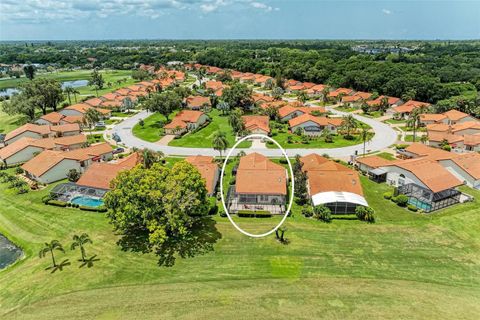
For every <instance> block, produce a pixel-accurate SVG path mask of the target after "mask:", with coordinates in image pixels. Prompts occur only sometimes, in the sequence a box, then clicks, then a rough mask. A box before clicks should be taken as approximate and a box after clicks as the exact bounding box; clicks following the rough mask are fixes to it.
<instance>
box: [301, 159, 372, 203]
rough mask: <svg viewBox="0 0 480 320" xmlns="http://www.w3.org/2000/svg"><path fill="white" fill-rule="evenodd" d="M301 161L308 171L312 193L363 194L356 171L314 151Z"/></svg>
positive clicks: (304, 169)
mask: <svg viewBox="0 0 480 320" xmlns="http://www.w3.org/2000/svg"><path fill="white" fill-rule="evenodd" d="M300 161H301V162H302V164H303V165H302V170H303V171H304V172H306V173H307V177H308V187H309V193H310V195H314V194H317V193H320V192H330V191H337V192H351V193H355V194H358V195H361V196H363V189H362V185H361V183H360V178H359V176H358V173H357V172H356V171H354V170H352V169H350V168H348V167H346V166H344V165H341V164H340V163H337V162H335V161H332V160H329V159H327V158H325V157H322V156H320V155H318V154H314V153H312V154H309V155H306V156H303V157H301V158H300Z"/></svg>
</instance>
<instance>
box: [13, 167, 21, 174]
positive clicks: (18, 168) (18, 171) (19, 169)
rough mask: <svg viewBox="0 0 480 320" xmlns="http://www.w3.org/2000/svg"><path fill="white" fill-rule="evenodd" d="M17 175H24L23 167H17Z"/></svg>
mask: <svg viewBox="0 0 480 320" xmlns="http://www.w3.org/2000/svg"><path fill="white" fill-rule="evenodd" d="M15 173H16V174H22V173H23V169H22V167H16V168H15Z"/></svg>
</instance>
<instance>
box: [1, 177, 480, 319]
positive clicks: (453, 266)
mask: <svg viewBox="0 0 480 320" xmlns="http://www.w3.org/2000/svg"><path fill="white" fill-rule="evenodd" d="M363 184H364V190H365V193H366V197H367V200H368V201H369V202H370V204H371V206H372V207H374V208H375V210H376V211H377V223H375V224H372V225H369V224H365V223H362V222H359V221H356V220H334V221H333V222H332V223H330V224H325V223H321V222H318V221H315V220H311V219H306V218H304V217H303V216H301V215H300V214H299V212H298V208H297V207H296V210H295V212H294V215H293V216H292V217H289V218H288V219H287V223H286V226H287V228H288V231H287V233H286V236H287V237H288V239H289V240H290V244H288V245H281V244H279V243H278V242H277V241H276V240H275V239H274V237H269V238H264V239H251V238H247V237H245V236H243V235H241V234H240V233H239V232H237V231H236V230H235V229H234V228H233V226H232V225H230V223H229V222H228V220H227V218H221V217H219V216H216V217H214V223H212V229H216V231H215V232H218V233H219V236H220V239H219V240H218V241H217V242H216V244H215V246H214V251H212V252H210V253H207V254H205V255H200V256H196V257H193V258H188V259H178V260H177V262H176V264H175V265H174V266H173V267H170V268H165V267H158V266H157V265H156V258H155V256H153V255H151V254H140V253H131V252H122V251H121V250H120V248H119V247H118V246H117V245H116V244H115V242H116V240H117V237H116V236H115V235H114V234H113V232H112V230H111V226H110V225H109V224H108V221H107V219H106V218H105V217H104V216H103V215H102V214H97V213H88V212H84V211H79V210H76V209H64V208H57V207H53V206H46V205H43V204H42V203H41V201H40V200H41V197H42V196H43V195H45V194H46V193H47V192H48V190H43V191H39V192H31V193H28V194H25V195H13V194H11V193H10V192H9V191H5V185H0V232H1V233H3V234H5V235H6V236H7V237H9V238H10V239H11V240H12V241H14V242H16V243H17V244H19V245H21V246H22V248H23V249H24V250H25V253H26V257H25V258H24V259H23V260H21V261H19V262H18V263H16V264H15V265H13V266H12V267H10V268H7V269H6V270H3V271H0V318H1V319H2V320H3V319H279V318H282V319H318V318H328V319H347V318H348V319H372V318H375V319H399V318H403V319H478V314H480V233H479V232H478V230H480V216H479V214H480V212H479V207H480V203H479V202H478V200H477V201H475V202H473V203H468V204H463V205H458V206H456V207H452V208H450V209H447V210H443V211H442V212H438V213H436V214H434V215H430V216H422V215H417V214H413V213H411V212H408V211H407V210H403V209H400V208H398V207H396V206H395V205H394V204H392V203H391V202H388V201H386V200H383V199H382V198H381V196H382V193H383V192H384V191H385V190H388V188H389V187H388V186H386V185H376V184H374V183H372V182H370V181H368V180H365V179H363ZM50 188H51V187H49V189H50ZM469 192H470V194H474V195H475V196H476V197H477V198H478V197H480V192H474V191H471V190H469ZM278 219H279V217H278V218H274V219H245V221H244V224H246V225H247V224H250V226H249V227H250V228H249V229H250V230H252V231H254V230H255V229H256V228H258V229H265V228H267V227H269V226H273V225H274V224H275V223H276V222H278ZM83 232H87V233H88V234H89V235H90V237H91V238H92V240H93V241H94V244H93V245H88V246H87V247H86V250H87V255H89V256H91V255H93V254H96V255H98V258H99V259H100V260H99V261H97V262H95V264H94V266H93V267H92V268H81V269H80V268H79V263H78V262H77V259H78V258H79V252H78V251H74V252H72V251H70V250H67V252H66V254H65V255H63V254H61V253H59V254H57V260H60V261H62V260H64V259H69V261H70V262H71V263H72V264H71V265H70V266H67V267H65V269H64V271H62V272H56V273H54V274H51V273H50V272H47V271H45V270H44V268H46V267H47V266H49V264H50V260H49V258H45V259H39V258H38V256H37V254H38V250H39V249H40V248H41V247H42V244H43V243H44V242H46V241H50V240H52V239H57V240H59V241H61V242H62V243H63V245H64V247H65V248H66V249H67V248H68V249H69V246H70V243H71V237H72V236H73V234H81V233H83Z"/></svg>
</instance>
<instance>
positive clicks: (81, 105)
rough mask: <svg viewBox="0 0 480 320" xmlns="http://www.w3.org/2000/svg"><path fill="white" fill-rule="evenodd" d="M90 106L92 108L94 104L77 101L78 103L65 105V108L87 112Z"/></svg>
mask: <svg viewBox="0 0 480 320" xmlns="http://www.w3.org/2000/svg"><path fill="white" fill-rule="evenodd" d="M90 108H92V106H91V105H88V104H86V103H77V104H72V105H71V106H68V107H65V110H75V111H78V112H81V113H85V112H87V110H88V109H90Z"/></svg>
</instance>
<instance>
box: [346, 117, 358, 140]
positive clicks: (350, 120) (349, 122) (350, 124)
mask: <svg viewBox="0 0 480 320" xmlns="http://www.w3.org/2000/svg"><path fill="white" fill-rule="evenodd" d="M342 127H343V129H344V130H345V132H346V134H347V135H346V137H351V135H350V133H351V132H352V130H354V129H355V128H357V127H358V123H357V120H355V118H354V117H353V116H352V115H351V114H348V115H346V116H344V117H343V120H342Z"/></svg>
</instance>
